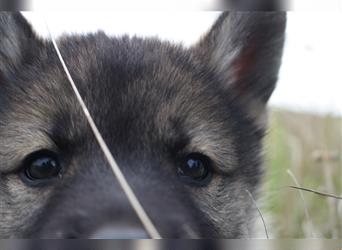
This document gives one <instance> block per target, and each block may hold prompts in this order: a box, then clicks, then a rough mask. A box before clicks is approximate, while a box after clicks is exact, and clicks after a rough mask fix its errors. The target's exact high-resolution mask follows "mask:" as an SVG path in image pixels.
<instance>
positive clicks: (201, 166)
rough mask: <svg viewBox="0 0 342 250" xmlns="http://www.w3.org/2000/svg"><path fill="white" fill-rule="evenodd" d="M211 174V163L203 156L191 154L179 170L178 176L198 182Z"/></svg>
mask: <svg viewBox="0 0 342 250" xmlns="http://www.w3.org/2000/svg"><path fill="white" fill-rule="evenodd" d="M208 173H209V161H208V159H207V157H206V156H204V155H201V154H190V155H188V156H187V157H186V159H185V162H184V163H183V164H181V166H180V167H179V168H178V175H179V176H181V177H186V178H191V179H193V180H196V181H200V180H203V179H205V178H206V177H207V176H208Z"/></svg>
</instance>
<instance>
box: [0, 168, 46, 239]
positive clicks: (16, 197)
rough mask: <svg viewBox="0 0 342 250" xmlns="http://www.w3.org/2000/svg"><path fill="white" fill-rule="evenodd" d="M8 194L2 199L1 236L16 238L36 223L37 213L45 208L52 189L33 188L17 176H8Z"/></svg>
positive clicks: (0, 204)
mask: <svg viewBox="0 0 342 250" xmlns="http://www.w3.org/2000/svg"><path fill="white" fill-rule="evenodd" d="M5 185H6V187H3V188H4V189H6V192H1V199H0V215H1V216H0V235H2V236H4V237H15V235H13V232H15V233H16V234H19V235H20V233H21V232H24V231H25V229H27V228H29V227H30V226H31V224H32V223H33V222H34V221H36V220H37V219H38V218H37V212H38V211H39V210H41V208H42V207H44V206H45V205H46V203H47V201H48V200H49V196H50V195H51V191H52V189H51V188H31V187H28V186H26V185H25V184H24V183H23V182H22V180H21V179H20V177H19V176H18V175H16V174H12V175H8V177H7V180H6V183H5Z"/></svg>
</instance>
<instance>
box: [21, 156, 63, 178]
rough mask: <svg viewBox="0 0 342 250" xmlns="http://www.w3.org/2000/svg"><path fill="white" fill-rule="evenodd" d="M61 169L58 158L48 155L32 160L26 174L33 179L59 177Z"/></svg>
mask: <svg viewBox="0 0 342 250" xmlns="http://www.w3.org/2000/svg"><path fill="white" fill-rule="evenodd" d="M60 171H61V168H60V166H59V164H58V162H57V160H55V159H54V158H52V157H49V156H46V157H40V158H37V159H35V160H33V161H31V163H30V164H29V166H28V167H27V169H26V174H27V176H28V177H29V178H30V179H32V180H41V179H50V178H53V177H57V176H58V175H59V173H60Z"/></svg>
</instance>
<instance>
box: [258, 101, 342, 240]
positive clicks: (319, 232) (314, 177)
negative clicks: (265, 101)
mask: <svg viewBox="0 0 342 250" xmlns="http://www.w3.org/2000/svg"><path fill="white" fill-rule="evenodd" d="M341 125H342V124H341V117H338V116H334V115H316V114H309V113H299V112H291V111H286V110H281V109H275V108H273V109H272V110H271V112H270V127H269V131H268V134H267V136H266V141H265V151H266V167H267V175H266V177H265V183H264V187H263V191H264V193H263V194H264V197H263V198H262V199H261V202H260V204H262V205H261V207H260V208H261V211H262V214H263V215H264V217H265V220H266V225H267V227H268V231H269V234H270V237H272V238H306V237H320V238H321V237H323V238H342V201H341V200H337V199H334V198H326V197H323V196H319V195H316V194H312V193H309V192H305V191H303V196H304V202H303V200H302V199H301V196H300V193H299V191H298V190H295V189H291V188H288V187H287V186H289V185H296V184H295V182H294V180H293V178H291V176H290V175H289V174H288V173H287V170H288V169H289V170H290V171H291V172H292V173H293V174H294V176H295V177H296V179H297V181H298V183H299V185H300V186H302V187H307V188H311V189H315V190H319V191H322V192H326V193H333V194H335V195H338V196H342V189H341V188H342V185H341V182H342V171H341V130H342V127H341ZM305 209H307V212H308V216H306V215H305Z"/></svg>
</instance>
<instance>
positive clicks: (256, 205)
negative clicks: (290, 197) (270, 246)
mask: <svg viewBox="0 0 342 250" xmlns="http://www.w3.org/2000/svg"><path fill="white" fill-rule="evenodd" d="M246 192H247V194H248V195H249V197H250V198H251V200H252V201H253V203H254V206H255V207H256V209H257V210H258V213H259V216H260V218H261V220H262V224H263V225H264V229H265V234H266V238H267V239H269V237H268V231H267V227H266V223H265V220H264V217H263V216H262V213H261V211H260V209H259V207H258V204H257V203H256V201H255V199H254V197H253V195H252V194H251V192H249V191H248V190H247V189H246Z"/></svg>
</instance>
